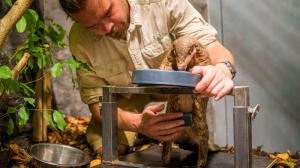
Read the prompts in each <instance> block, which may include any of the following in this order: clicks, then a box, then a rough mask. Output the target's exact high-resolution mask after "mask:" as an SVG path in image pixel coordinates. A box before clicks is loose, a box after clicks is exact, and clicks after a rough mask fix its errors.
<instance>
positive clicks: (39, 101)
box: [33, 70, 52, 142]
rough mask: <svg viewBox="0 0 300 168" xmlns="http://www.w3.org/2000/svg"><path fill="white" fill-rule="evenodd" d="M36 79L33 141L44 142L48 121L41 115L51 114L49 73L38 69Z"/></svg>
mask: <svg viewBox="0 0 300 168" xmlns="http://www.w3.org/2000/svg"><path fill="white" fill-rule="evenodd" d="M36 79H37V80H38V82H37V83H36V86H35V92H36V110H35V112H34V115H33V141H35V142H45V141H47V126H48V122H47V121H46V120H45V119H44V117H43V115H44V114H45V113H48V114H51V105H52V104H51V103H52V94H51V93H52V85H51V75H50V73H49V72H47V71H46V70H39V72H38V73H37V76H36ZM39 79H40V80H39Z"/></svg>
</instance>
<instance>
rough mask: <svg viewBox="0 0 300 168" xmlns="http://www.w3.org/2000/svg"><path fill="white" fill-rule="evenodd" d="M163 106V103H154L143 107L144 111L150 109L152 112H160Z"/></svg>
mask: <svg viewBox="0 0 300 168" xmlns="http://www.w3.org/2000/svg"><path fill="white" fill-rule="evenodd" d="M164 108H165V105H164V104H155V105H151V106H148V107H146V108H145V110H144V111H152V112H154V113H158V112H161V111H162V110H163V109H164Z"/></svg>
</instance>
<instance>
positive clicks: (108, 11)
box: [59, 0, 129, 39]
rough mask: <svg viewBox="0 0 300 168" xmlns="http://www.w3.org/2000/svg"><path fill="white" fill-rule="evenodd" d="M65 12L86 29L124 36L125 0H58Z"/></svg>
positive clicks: (125, 20)
mask: <svg viewBox="0 0 300 168" xmlns="http://www.w3.org/2000/svg"><path fill="white" fill-rule="evenodd" d="M59 2H60V4H61V6H62V8H63V9H64V10H65V12H66V13H67V14H68V15H69V16H71V17H72V18H73V19H74V20H75V21H76V22H78V23H79V24H80V25H82V26H83V27H85V28H87V29H88V30H90V31H92V32H94V33H96V34H98V35H107V36H111V37H113V38H123V39H124V38H126V32H127V29H128V26H129V5H128V2H127V0H59Z"/></svg>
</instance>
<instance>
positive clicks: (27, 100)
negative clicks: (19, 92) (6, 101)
mask: <svg viewBox="0 0 300 168" xmlns="http://www.w3.org/2000/svg"><path fill="white" fill-rule="evenodd" d="M24 101H25V102H26V103H29V104H30V105H31V106H32V107H35V99H33V98H30V97H24Z"/></svg>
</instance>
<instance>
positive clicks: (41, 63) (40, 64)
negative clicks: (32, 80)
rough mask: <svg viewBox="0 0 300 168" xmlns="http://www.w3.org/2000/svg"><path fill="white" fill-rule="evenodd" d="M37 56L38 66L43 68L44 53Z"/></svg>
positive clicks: (44, 64) (44, 62)
mask: <svg viewBox="0 0 300 168" xmlns="http://www.w3.org/2000/svg"><path fill="white" fill-rule="evenodd" d="M37 55H39V56H38V67H39V68H40V69H43V68H44V67H45V66H46V59H45V55H44V54H39V53H38V54H37Z"/></svg>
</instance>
